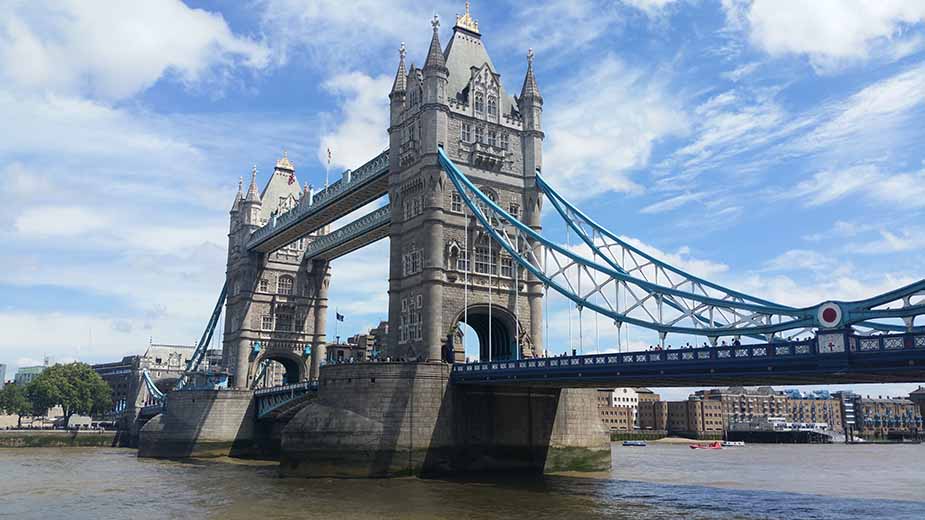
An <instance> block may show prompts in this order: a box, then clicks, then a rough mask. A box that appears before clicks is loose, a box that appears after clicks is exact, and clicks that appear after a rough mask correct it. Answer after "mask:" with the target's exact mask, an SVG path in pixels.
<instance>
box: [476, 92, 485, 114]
mask: <svg viewBox="0 0 925 520" xmlns="http://www.w3.org/2000/svg"><path fill="white" fill-rule="evenodd" d="M484 111H485V98H484V97H482V93H481V92H479V93H478V94H476V95H475V113H476V114H481V113H482V112H484Z"/></svg>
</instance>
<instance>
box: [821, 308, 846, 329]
mask: <svg viewBox="0 0 925 520" xmlns="http://www.w3.org/2000/svg"><path fill="white" fill-rule="evenodd" d="M816 318H818V319H819V324H820V325H822V326H823V327H825V328H827V329H831V328H835V327H837V326H838V324H839V323H841V307H839V306H838V305H836V304H834V303H832V302H828V303H824V304H822V306H820V307H819V311H818V313H817V314H816Z"/></svg>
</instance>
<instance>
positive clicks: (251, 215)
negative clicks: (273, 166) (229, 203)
mask: <svg viewBox="0 0 925 520" xmlns="http://www.w3.org/2000/svg"><path fill="white" fill-rule="evenodd" d="M261 209H263V201H261V200H260V193H258V191H257V166H256V165H255V166H254V168H253V169H252V170H251V185H250V187H248V188H247V195H246V196H245V197H244V202H243V203H242V204H241V210H242V211H243V212H244V215H243V217H244V218H243V223H244V225H245V226H255V227H256V226H259V225H260V210H261Z"/></svg>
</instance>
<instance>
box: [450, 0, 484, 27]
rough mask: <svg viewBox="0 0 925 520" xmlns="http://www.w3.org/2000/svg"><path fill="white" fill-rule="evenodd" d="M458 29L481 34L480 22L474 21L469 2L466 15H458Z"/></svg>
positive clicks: (467, 2)
mask: <svg viewBox="0 0 925 520" xmlns="http://www.w3.org/2000/svg"><path fill="white" fill-rule="evenodd" d="M456 27H459V28H460V29H465V30H467V31H469V32H473V33H475V34H480V33H479V21H478V20H474V19H473V18H472V16H471V15H470V14H469V1H468V0H466V14H464V15H462V16H459V15H456Z"/></svg>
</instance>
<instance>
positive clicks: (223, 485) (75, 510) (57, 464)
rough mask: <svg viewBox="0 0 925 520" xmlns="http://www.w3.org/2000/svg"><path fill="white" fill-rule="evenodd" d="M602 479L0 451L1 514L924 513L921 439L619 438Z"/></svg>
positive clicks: (121, 453)
mask: <svg viewBox="0 0 925 520" xmlns="http://www.w3.org/2000/svg"><path fill="white" fill-rule="evenodd" d="M613 459H614V469H613V470H612V471H611V472H610V473H607V474H595V475H581V476H572V475H559V476H546V477H536V478H530V477H523V476H518V477H505V478H494V479H491V480H486V479H481V480H480V481H477V482H476V481H472V480H422V479H416V478H403V479H391V480H337V479H312V480H306V479H281V478H279V477H277V471H276V464H275V463H267V462H254V461H238V460H232V459H222V460H208V461H205V460H204V461H184V462H178V461H159V460H147V459H138V458H136V456H135V451H134V450H128V449H82V448H71V449H55V448H43V449H0V517H2V518H43V519H57V518H67V519H91V518H92V519H97V518H100V519H108V518H137V519H148V518H181V517H182V518H216V519H219V518H220V519H223V520H235V519H254V518H259V519H272V518H448V519H454V520H458V519H461V518H531V519H532V520H535V519H543V518H557V519H558V518H569V519H572V518H615V519H637V518H638V519H642V518H645V519H661V518H665V519H668V518H694V519H715V518H724V519H725V518H749V519H752V518H774V519H777V518H799V519H855V518H874V517H877V518H882V519H906V518H908V519H916V520H921V519H922V518H925V445H917V446H916V445H904V446H882V445H879V446H878V445H855V446H844V445H829V446H818V445H816V446H809V445H749V446H747V447H745V448H733V449H724V450H691V449H689V448H688V447H687V446H686V445H684V444H658V443H653V444H650V445H649V446H648V447H646V448H625V447H622V446H618V445H614V447H613Z"/></svg>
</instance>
